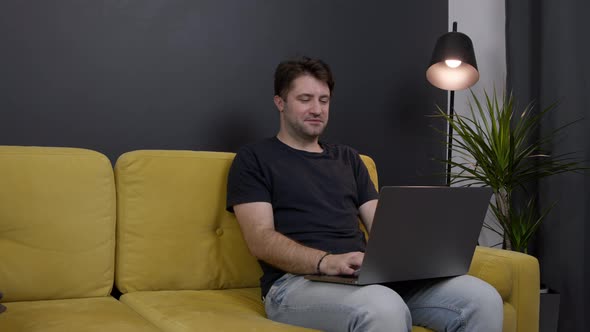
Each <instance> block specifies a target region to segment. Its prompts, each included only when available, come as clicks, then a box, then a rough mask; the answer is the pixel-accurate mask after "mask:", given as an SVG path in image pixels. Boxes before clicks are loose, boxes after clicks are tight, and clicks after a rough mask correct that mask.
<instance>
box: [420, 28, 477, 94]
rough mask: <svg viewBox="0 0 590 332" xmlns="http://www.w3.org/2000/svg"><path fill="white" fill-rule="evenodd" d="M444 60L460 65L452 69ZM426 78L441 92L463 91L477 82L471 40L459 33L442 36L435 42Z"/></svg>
mask: <svg viewBox="0 0 590 332" xmlns="http://www.w3.org/2000/svg"><path fill="white" fill-rule="evenodd" d="M446 60H458V61H461V64H460V65H459V66H458V67H456V68H452V67H450V66H449V65H447V63H446V62H445V61H446ZM426 78H427V79H428V81H429V82H430V83H431V84H432V85H434V86H436V87H437V88H440V89H443V90H451V91H454V90H463V89H467V88H469V87H471V86H472V85H474V84H475V83H476V82H477V81H478V80H479V72H478V71H477V63H476V61H475V52H474V51H473V43H472V42H471V39H470V38H469V37H468V36H467V35H466V34H463V33H460V32H448V33H445V34H444V35H442V36H441V37H440V38H439V39H438V40H437V41H436V46H435V47H434V51H433V52H432V59H431V60H430V67H428V70H427V71H426Z"/></svg>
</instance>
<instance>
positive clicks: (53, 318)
mask: <svg viewBox="0 0 590 332" xmlns="http://www.w3.org/2000/svg"><path fill="white" fill-rule="evenodd" d="M3 304H4V305H5V306H6V307H7V308H8V310H7V311H6V312H4V313H2V314H1V315H0V331H7V332H8V331H10V332H20V331H23V332H25V331H26V332H37V331H39V332H53V331H55V332H63V331H87V332H93V331H96V332H99V331H100V332H102V331H109V332H110V331H121V332H134V331H138V332H139V331H142V332H144V331H145V332H157V331H158V329H156V328H155V327H154V326H153V325H152V324H151V323H149V322H148V321H146V320H145V319H143V318H141V316H139V315H138V314H137V313H135V312H134V311H133V310H132V309H131V308H129V307H128V306H126V305H124V304H122V303H121V302H119V301H117V300H116V299H114V298H113V297H110V296H109V297H95V298H85V299H71V300H49V301H25V302H8V303H3Z"/></svg>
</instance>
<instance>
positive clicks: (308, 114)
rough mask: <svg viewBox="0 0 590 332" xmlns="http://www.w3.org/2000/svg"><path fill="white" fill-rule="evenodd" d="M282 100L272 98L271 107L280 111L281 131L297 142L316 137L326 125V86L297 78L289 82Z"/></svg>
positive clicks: (327, 109) (328, 101)
mask: <svg viewBox="0 0 590 332" xmlns="http://www.w3.org/2000/svg"><path fill="white" fill-rule="evenodd" d="M286 99H287V100H283V98H281V97H279V96H275V105H276V106H277V108H278V109H279V111H281V126H282V129H284V130H285V131H286V132H287V133H288V134H289V135H291V136H295V137H296V138H299V139H304V140H310V139H316V138H317V137H319V136H320V135H321V134H322V132H323V131H324V129H325V128H326V126H327V124H328V112H329V109H330V88H329V87H328V85H327V84H326V83H325V82H322V81H320V80H318V79H316V78H315V77H313V76H310V75H303V76H299V77H298V78H296V79H295V80H294V81H293V82H292V84H291V89H290V90H289V92H288V93H287V97H286Z"/></svg>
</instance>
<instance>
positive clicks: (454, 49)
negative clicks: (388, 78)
mask: <svg viewBox="0 0 590 332" xmlns="http://www.w3.org/2000/svg"><path fill="white" fill-rule="evenodd" d="M426 79H428V82H430V83H431V84H432V85H434V86H435V87H437V88H439V89H443V90H448V91H450V97H449V109H448V114H449V118H451V120H452V119H453V115H454V113H455V109H454V104H455V90H463V89H467V88H469V87H471V86H473V85H474V84H475V83H476V82H477V81H478V80H479V72H478V71H477V63H476V61H475V52H474V50H473V43H472V42H471V39H469V37H468V36H467V35H466V34H463V33H461V32H457V22H453V31H452V32H447V33H445V34H444V35H442V36H440V37H439V38H438V40H437V41H436V46H435V47H434V51H433V52H432V59H431V60H430V66H429V67H428V70H427V71H426ZM452 144H453V127H452V126H451V123H450V122H449V129H448V144H447V185H449V186H450V185H451V164H450V161H451V158H452V146H453V145H452Z"/></svg>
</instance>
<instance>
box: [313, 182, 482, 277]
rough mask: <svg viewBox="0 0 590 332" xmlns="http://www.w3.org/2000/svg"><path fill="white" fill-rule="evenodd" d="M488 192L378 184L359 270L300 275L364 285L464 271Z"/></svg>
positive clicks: (469, 259)
mask: <svg viewBox="0 0 590 332" xmlns="http://www.w3.org/2000/svg"><path fill="white" fill-rule="evenodd" d="M491 195H492V189H491V188H488V187H426V186H418V187H415V186H411V187H410V186H403V187H400V186H386V187H383V188H382V189H381V192H380V194H379V202H378V204H377V209H376V211H375V216H374V218H373V225H372V227H371V232H370V234H369V241H368V242H367V246H366V248H365V257H364V259H363V265H362V266H361V268H360V269H359V270H358V273H355V275H353V276H327V275H307V276H305V278H306V279H309V280H314V281H324V282H335V283H344V284H351V285H369V284H377V283H387V282H397V281H409V280H418V279H431V278H442V277H451V276H458V275H463V274H466V273H467V271H468V270H469V266H470V264H471V260H472V258H473V253H474V251H475V246H476V245H477V239H478V237H479V233H480V231H481V228H482V226H483V221H484V218H485V215H486V212H487V209H488V205H489V202H490V198H491Z"/></svg>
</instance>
